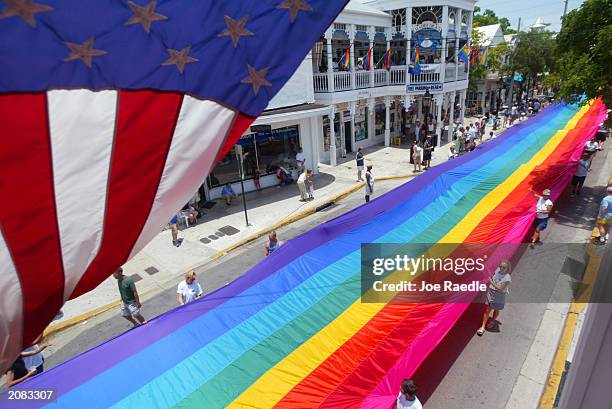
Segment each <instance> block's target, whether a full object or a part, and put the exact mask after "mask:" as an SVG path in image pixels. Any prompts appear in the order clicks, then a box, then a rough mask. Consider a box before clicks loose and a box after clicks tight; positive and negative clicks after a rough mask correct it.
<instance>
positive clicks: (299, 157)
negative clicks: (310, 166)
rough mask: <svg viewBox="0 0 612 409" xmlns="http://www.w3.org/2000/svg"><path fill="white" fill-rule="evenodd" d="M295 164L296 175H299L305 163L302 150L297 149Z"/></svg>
mask: <svg viewBox="0 0 612 409" xmlns="http://www.w3.org/2000/svg"><path fill="white" fill-rule="evenodd" d="M295 162H296V164H297V168H298V173H299V174H301V173H302V172H304V164H305V163H306V156H304V150H303V149H302V148H299V149H298V153H297V155H295Z"/></svg>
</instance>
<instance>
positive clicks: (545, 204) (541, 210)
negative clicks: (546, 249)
mask: <svg viewBox="0 0 612 409" xmlns="http://www.w3.org/2000/svg"><path fill="white" fill-rule="evenodd" d="M530 192H531V194H532V195H533V197H535V198H536V199H538V202H537V203H536V218H535V220H534V221H533V225H534V227H535V231H534V232H533V236H532V237H531V248H533V247H534V246H535V244H536V243H538V242H540V232H542V231H543V230H544V229H546V227H547V226H548V217H549V216H550V214H551V212H552V208H553V202H552V200H550V189H544V190H543V191H542V195H539V194H537V193H536V192H534V191H533V189H530Z"/></svg>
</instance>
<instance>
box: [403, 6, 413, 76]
mask: <svg viewBox="0 0 612 409" xmlns="http://www.w3.org/2000/svg"><path fill="white" fill-rule="evenodd" d="M404 37H405V38H406V84H410V75H408V65H410V61H412V48H411V47H410V42H411V41H412V7H406V34H405V36H404Z"/></svg>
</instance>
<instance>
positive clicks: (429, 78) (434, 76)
mask: <svg viewBox="0 0 612 409" xmlns="http://www.w3.org/2000/svg"><path fill="white" fill-rule="evenodd" d="M432 82H440V73H439V72H422V73H420V74H419V75H410V84H430V83H432Z"/></svg>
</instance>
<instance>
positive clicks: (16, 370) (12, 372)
mask: <svg viewBox="0 0 612 409" xmlns="http://www.w3.org/2000/svg"><path fill="white" fill-rule="evenodd" d="M34 375H36V369H32V370H30V371H28V369H27V368H26V365H25V362H24V361H23V358H22V357H21V356H18V357H17V359H15V362H13V364H12V365H11V367H10V368H9V369H8V370H7V371H6V374H5V376H6V378H5V379H6V386H8V387H9V388H11V387H13V386H15V385H17V384H18V383H20V382H23V381H25V380H26V379H28V378H30V377H32V376H34Z"/></svg>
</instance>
